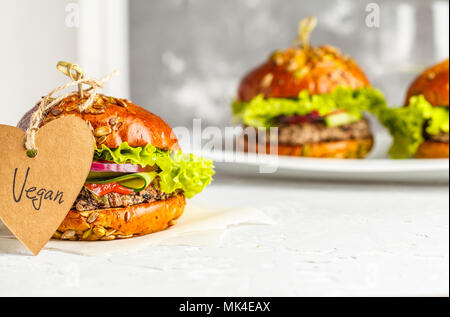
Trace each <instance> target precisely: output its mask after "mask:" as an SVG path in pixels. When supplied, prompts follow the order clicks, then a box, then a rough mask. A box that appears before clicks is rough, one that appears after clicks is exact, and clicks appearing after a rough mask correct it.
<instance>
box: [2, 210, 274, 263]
mask: <svg viewBox="0 0 450 317" xmlns="http://www.w3.org/2000/svg"><path fill="white" fill-rule="evenodd" d="M271 224H274V221H273V220H272V219H270V218H269V217H268V216H266V215H265V214H264V213H263V212H261V211H260V210H258V209H253V208H239V209H220V208H217V207H211V206H205V205H198V204H197V205H195V204H194V205H192V204H189V203H188V205H187V207H186V210H185V212H184V214H183V216H182V217H181V218H180V219H179V220H178V223H177V224H176V225H175V226H173V227H171V228H169V229H167V230H165V231H161V232H157V233H153V234H150V235H147V236H143V237H138V238H133V239H126V240H115V241H101V242H81V241H56V240H50V241H49V242H48V243H47V245H46V246H45V248H44V250H46V251H57V252H65V253H71V254H78V255H88V256H94V255H108V254H117V253H129V252H135V251H138V250H141V249H144V248H149V247H153V246H180V245H182V246H196V247H202V246H208V247H211V246H220V244H221V240H222V237H223V235H224V233H225V232H226V230H227V228H229V227H230V226H235V225H271ZM5 253H9V254H29V253H28V251H27V250H26V249H25V247H24V246H22V245H21V244H20V242H19V241H18V240H16V239H15V238H14V236H13V235H12V234H11V233H10V232H9V231H8V229H7V228H6V227H5V226H4V225H3V224H2V223H0V254H5Z"/></svg>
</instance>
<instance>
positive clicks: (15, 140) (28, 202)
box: [0, 116, 94, 255]
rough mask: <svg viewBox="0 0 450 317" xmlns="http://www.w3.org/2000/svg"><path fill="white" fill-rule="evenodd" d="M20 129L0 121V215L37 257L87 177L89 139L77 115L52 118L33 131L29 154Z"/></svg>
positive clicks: (91, 141)
mask: <svg viewBox="0 0 450 317" xmlns="http://www.w3.org/2000/svg"><path fill="white" fill-rule="evenodd" d="M24 138H25V132H24V131H22V130H20V129H18V128H15V127H11V126H6V125H0V159H1V161H0V219H1V220H2V221H3V223H4V224H5V225H6V226H7V227H8V228H9V230H11V232H12V233H13V234H14V235H15V236H16V237H17V238H18V239H19V240H20V241H21V242H22V243H23V244H24V245H25V246H26V247H27V248H28V249H29V250H30V251H31V252H32V253H33V254H34V255H37V254H38V253H39V252H40V251H41V249H42V248H43V247H44V246H45V244H46V243H47V242H48V241H49V240H50V238H51V237H52V235H53V234H54V233H55V231H56V230H57V229H58V227H59V225H60V224H61V223H62V221H63V220H64V218H65V216H66V215H67V214H68V212H69V210H70V208H71V207H72V204H73V202H74V201H75V199H76V198H77V196H78V194H79V193H80V191H81V188H82V187H83V184H84V182H85V181H86V178H87V176H88V173H89V170H90V166H91V163H92V157H93V154H94V153H93V152H94V138H93V136H92V132H91V131H90V129H89V127H88V126H87V124H86V123H85V122H84V121H83V120H82V119H80V118H77V117H75V116H68V117H64V118H60V119H57V120H54V121H52V122H50V123H48V124H47V125H45V126H44V127H42V128H41V129H39V131H38V132H37V134H36V145H37V148H38V154H37V156H36V157H35V158H29V157H28V156H27V155H26V150H25V148H24Z"/></svg>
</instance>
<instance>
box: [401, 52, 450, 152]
mask: <svg viewBox="0 0 450 317" xmlns="http://www.w3.org/2000/svg"><path fill="white" fill-rule="evenodd" d="M448 64H449V60H448V59H447V60H446V61H444V62H442V63H439V64H437V65H434V66H432V67H430V68H428V69H427V70H425V72H423V73H422V74H421V75H420V76H419V77H418V78H417V79H416V80H415V81H414V82H413V83H412V85H411V87H410V88H409V90H408V93H407V97H406V102H405V105H406V106H409V107H417V108H419V109H420V108H421V109H422V110H421V111H420V112H421V115H422V118H423V119H424V123H423V126H422V131H421V132H422V136H423V142H422V143H421V144H420V145H419V147H418V149H417V152H416V153H415V154H414V156H415V157H416V158H448V157H449V108H448V107H449V102H448V99H449V86H448V85H449V70H448Z"/></svg>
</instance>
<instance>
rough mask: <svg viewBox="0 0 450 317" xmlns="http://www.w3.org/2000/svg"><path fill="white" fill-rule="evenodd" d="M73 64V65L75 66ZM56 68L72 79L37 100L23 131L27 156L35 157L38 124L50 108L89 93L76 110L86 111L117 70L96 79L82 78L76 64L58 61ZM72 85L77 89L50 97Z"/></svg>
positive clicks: (82, 75)
mask: <svg viewBox="0 0 450 317" xmlns="http://www.w3.org/2000/svg"><path fill="white" fill-rule="evenodd" d="M66 64H68V66H69V67H67V65H66ZM61 65H62V66H63V67H66V70H63V67H62V66H61ZM73 66H75V68H74V67H73ZM57 68H58V70H60V71H61V72H63V73H64V74H65V75H67V76H69V77H70V78H71V79H72V80H73V81H72V82H69V83H67V84H65V85H62V86H59V87H57V88H55V89H53V90H52V91H51V92H50V93H49V94H47V95H46V96H45V97H43V98H42V100H41V101H40V102H39V107H38V109H37V110H36V111H35V112H34V113H33V114H32V115H31V119H30V125H29V128H28V129H27V131H26V132H25V148H26V150H27V156H28V157H31V158H33V157H35V156H36V155H37V153H38V149H37V147H36V133H37V131H38V130H39V126H40V124H41V123H42V120H44V118H45V116H46V115H47V113H48V111H50V109H51V108H53V107H54V106H55V105H57V104H59V103H60V102H61V101H62V100H64V99H65V98H67V97H71V96H76V95H79V96H80V97H81V98H83V96H84V95H86V96H87V95H89V97H88V98H87V99H86V100H85V101H84V102H83V103H81V104H80V105H79V106H78V110H79V112H80V113H82V112H84V111H86V110H87V109H88V108H89V107H90V106H91V105H92V104H93V103H94V101H95V97H96V96H97V94H98V90H99V89H101V88H103V85H104V84H105V82H107V81H109V80H110V79H111V78H113V77H114V76H116V75H117V74H118V71H117V70H115V71H113V72H112V73H111V74H109V75H108V76H106V77H105V78H103V79H100V80H98V79H95V78H84V74H83V73H82V71H81V69H80V68H79V67H78V65H75V64H69V63H65V62H60V63H58V66H57ZM71 69H75V70H76V72H77V74H73V73H72V72H71ZM78 71H79V72H78ZM82 85H89V86H90V88H88V89H85V90H83V89H82ZM73 86H78V89H79V91H78V92H76V91H73V92H69V93H66V94H63V95H61V96H59V97H57V98H53V97H52V96H53V94H55V93H57V92H59V91H62V90H65V89H67V88H70V87H73Z"/></svg>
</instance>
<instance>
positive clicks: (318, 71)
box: [233, 17, 385, 159]
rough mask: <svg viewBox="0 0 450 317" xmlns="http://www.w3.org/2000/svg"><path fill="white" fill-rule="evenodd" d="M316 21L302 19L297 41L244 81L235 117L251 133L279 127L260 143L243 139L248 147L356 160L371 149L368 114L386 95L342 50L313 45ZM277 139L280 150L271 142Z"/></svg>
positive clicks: (235, 109) (251, 150)
mask: <svg viewBox="0 0 450 317" xmlns="http://www.w3.org/2000/svg"><path fill="white" fill-rule="evenodd" d="M316 23H317V21H316V19H315V18H314V17H309V18H307V19H305V20H303V21H301V23H300V26H299V39H298V40H297V41H296V43H295V45H294V46H293V47H290V48H288V49H285V50H279V51H276V52H275V53H274V54H272V55H271V56H270V58H269V59H268V60H267V61H266V62H265V63H264V64H262V65H260V66H259V67H257V68H256V69H254V70H252V71H251V72H250V73H248V74H247V75H246V76H245V77H244V79H243V80H242V81H241V83H240V86H239V89H238V96H237V99H236V101H235V102H234V103H233V114H234V117H235V119H236V120H237V121H240V122H241V123H242V125H243V126H244V127H245V128H246V130H247V131H248V129H253V128H254V129H260V128H265V129H268V128H271V127H276V128H277V130H278V132H277V133H276V135H275V136H274V135H270V136H266V137H264V139H265V140H263V141H262V142H261V140H260V139H258V140H252V139H250V138H248V137H244V140H243V142H242V143H243V144H242V148H243V150H244V151H247V152H255V151H256V152H265V153H269V152H270V153H272V154H279V155H288V156H297V157H314V158H341V159H345V158H354V159H356V158H364V157H366V156H367V154H368V153H369V152H370V150H371V149H372V147H373V144H374V139H373V134H372V131H371V128H370V124H369V121H368V120H367V118H366V117H365V116H364V113H365V112H366V111H371V109H372V108H376V107H382V106H384V105H385V101H384V98H383V95H382V94H381V93H380V92H379V91H377V90H375V89H373V88H372V87H371V85H370V83H369V80H368V79H367V77H366V76H365V74H364V72H363V71H362V70H361V68H360V67H359V66H358V65H357V64H356V62H355V61H354V60H353V59H352V58H350V57H349V56H346V55H344V54H343V53H341V51H340V50H339V49H337V48H336V47H332V46H319V47H313V46H311V45H310V43H309V35H310V33H311V32H312V30H313V29H314V27H315V26H316ZM267 131H269V130H267ZM274 137H275V138H277V140H278V142H277V143H278V145H277V146H276V149H273V148H271V145H270V142H269V138H274ZM261 143H263V144H262V146H261Z"/></svg>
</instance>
